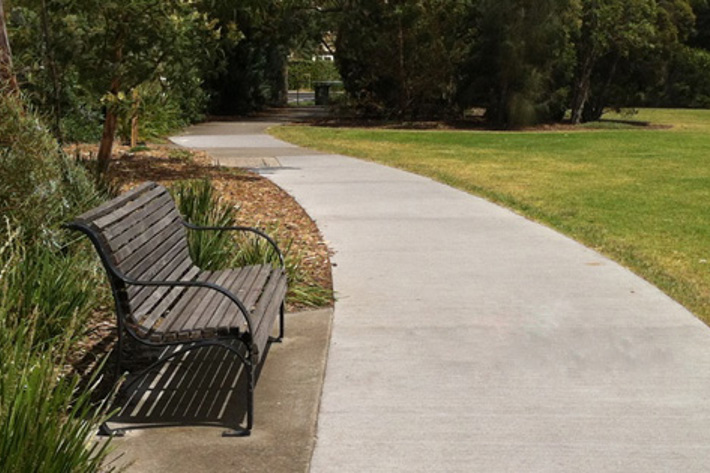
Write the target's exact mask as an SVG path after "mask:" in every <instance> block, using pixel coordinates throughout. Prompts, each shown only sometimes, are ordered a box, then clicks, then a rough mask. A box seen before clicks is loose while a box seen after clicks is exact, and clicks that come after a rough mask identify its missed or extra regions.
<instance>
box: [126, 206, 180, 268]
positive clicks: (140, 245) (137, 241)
mask: <svg viewBox="0 0 710 473" xmlns="http://www.w3.org/2000/svg"><path fill="white" fill-rule="evenodd" d="M178 218H179V217H178V216H177V215H176V214H169V215H166V216H165V217H163V218H162V219H161V220H160V221H159V222H157V223H156V224H155V225H153V226H152V227H148V228H145V229H144V230H143V232H141V234H140V235H138V236H136V237H135V238H134V239H133V240H131V241H130V242H128V243H127V244H126V245H124V246H123V247H122V248H120V249H113V248H112V250H113V252H114V253H113V256H114V260H115V261H116V263H117V264H121V263H122V262H123V260H125V259H127V258H129V257H135V256H136V255H140V256H138V257H139V258H143V257H145V256H147V255H149V254H150V252H151V251H152V248H153V247H154V246H155V245H156V244H159V243H160V242H161V241H163V240H165V239H166V238H168V235H172V234H173V233H176V232H178V233H181V237H182V235H184V233H185V232H184V229H183V228H182V225H181V224H180V222H179V220H178ZM181 230H182V231H181ZM166 232H168V234H167V235H166Z"/></svg>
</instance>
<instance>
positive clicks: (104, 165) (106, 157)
mask: <svg viewBox="0 0 710 473" xmlns="http://www.w3.org/2000/svg"><path fill="white" fill-rule="evenodd" d="M117 124H118V117H117V116H116V112H114V111H113V110H112V109H111V107H107V109H106V118H105V119H104V131H103V133H102V134H101V144H99V152H98V155H97V156H96V160H97V164H98V170H99V173H101V174H105V173H106V172H107V171H108V168H109V164H110V163H111V151H112V150H113V138H114V136H115V135H116V126H117Z"/></svg>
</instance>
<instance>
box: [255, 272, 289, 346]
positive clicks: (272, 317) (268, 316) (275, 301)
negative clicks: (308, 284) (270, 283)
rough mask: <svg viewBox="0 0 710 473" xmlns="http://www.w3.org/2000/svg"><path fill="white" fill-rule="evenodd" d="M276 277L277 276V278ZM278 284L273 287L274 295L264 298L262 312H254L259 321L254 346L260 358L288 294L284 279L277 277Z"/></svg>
mask: <svg viewBox="0 0 710 473" xmlns="http://www.w3.org/2000/svg"><path fill="white" fill-rule="evenodd" d="M277 277H278V276H277ZM278 279H279V282H278V283H277V284H276V286H275V287H274V293H272V294H271V295H270V297H265V298H264V300H266V301H267V303H266V305H265V307H264V309H263V312H261V313H258V312H255V316H256V317H255V318H257V319H258V320H259V322H260V323H259V328H258V329H257V331H256V335H255V336H254V345H256V347H257V350H256V353H257V356H259V357H261V356H262V355H263V353H264V348H265V347H266V344H267V342H268V341H269V337H270V336H271V331H272V329H273V327H274V322H275V321H276V317H277V316H278V314H279V311H280V309H281V301H283V299H284V297H286V292H288V284H286V277H285V275H284V276H283V277H278Z"/></svg>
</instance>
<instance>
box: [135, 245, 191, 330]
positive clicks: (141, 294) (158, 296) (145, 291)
mask: <svg viewBox="0 0 710 473" xmlns="http://www.w3.org/2000/svg"><path fill="white" fill-rule="evenodd" d="M174 262H175V263H177V264H170V265H168V266H166V267H165V268H164V269H163V270H162V271H161V272H160V273H158V274H156V275H155V278H154V280H160V281H183V280H189V278H190V276H188V275H187V274H189V272H190V270H191V269H193V268H195V269H194V271H195V274H196V271H198V269H197V268H196V267H195V266H194V265H193V264H192V261H190V260H189V259H188V258H181V259H178V258H175V260H174ZM195 274H193V275H192V276H193V277H194V275H195ZM143 280H144V281H145V280H150V279H143ZM137 287H140V288H141V289H140V291H138V292H137V293H136V294H135V295H134V296H133V297H129V299H128V302H129V304H130V306H131V311H132V312H133V314H134V317H135V319H136V320H141V319H142V318H143V317H144V316H145V315H146V314H147V313H148V312H150V311H152V310H154V309H153V308H154V307H156V306H157V305H158V304H160V303H161V301H162V300H163V299H164V298H165V297H166V295H167V293H168V292H170V291H171V290H173V289H178V288H176V287H171V286H157V287H156V286H137ZM180 289H183V290H184V289H185V288H184V287H182V288H180Z"/></svg>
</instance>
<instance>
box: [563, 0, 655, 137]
mask: <svg viewBox="0 0 710 473" xmlns="http://www.w3.org/2000/svg"><path fill="white" fill-rule="evenodd" d="M655 15H656V2H655V1H654V0H588V1H585V2H582V17H581V19H582V26H581V29H580V35H579V38H578V40H577V71H576V75H575V79H574V84H573V94H572V106H571V109H572V115H571V120H572V123H574V124H578V123H580V122H581V121H582V118H583V112H584V109H585V107H586V106H587V101H588V100H589V97H590V94H591V91H592V75H593V73H594V72H595V68H596V67H597V66H598V65H599V63H600V61H601V59H602V58H604V57H608V56H611V61H609V62H607V64H606V68H605V69H606V70H605V71H604V75H605V76H606V77H607V81H608V82H611V80H612V78H613V76H614V72H615V69H616V66H617V64H618V60H619V59H621V58H628V57H629V55H630V54H631V52H632V51H633V50H634V49H637V48H640V47H642V46H643V45H644V44H646V43H649V42H651V40H652V39H653V37H654V33H655V29H654V21H655Z"/></svg>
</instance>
